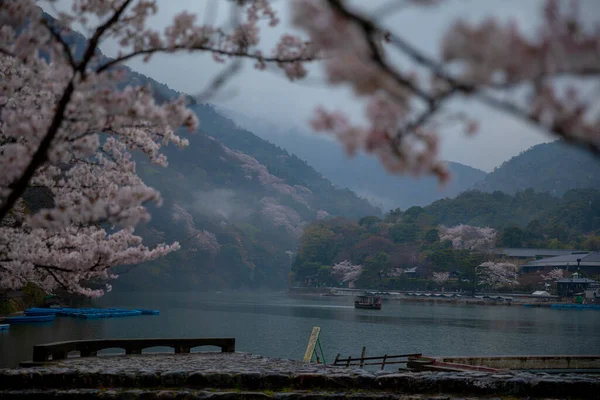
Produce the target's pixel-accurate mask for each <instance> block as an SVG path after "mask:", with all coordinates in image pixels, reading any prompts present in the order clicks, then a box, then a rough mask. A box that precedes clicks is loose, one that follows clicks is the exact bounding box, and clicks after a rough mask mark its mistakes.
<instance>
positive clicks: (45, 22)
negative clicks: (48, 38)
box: [42, 19, 77, 69]
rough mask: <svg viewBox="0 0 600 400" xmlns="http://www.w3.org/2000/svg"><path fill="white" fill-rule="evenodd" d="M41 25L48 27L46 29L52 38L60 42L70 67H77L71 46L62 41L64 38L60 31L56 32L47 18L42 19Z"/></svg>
mask: <svg viewBox="0 0 600 400" xmlns="http://www.w3.org/2000/svg"><path fill="white" fill-rule="evenodd" d="M42 25H44V26H45V27H46V28H47V29H48V31H49V32H50V34H51V35H52V37H53V38H54V40H56V41H57V42H58V43H60V44H61V46H62V48H63V51H64V53H65V55H66V56H67V60H68V61H69V64H71V67H72V68H73V69H75V68H77V64H76V63H75V58H74V57H73V52H72V51H71V48H70V47H69V45H68V44H67V42H65V41H64V39H63V38H62V36H61V35H60V33H58V32H56V31H55V30H54V28H53V27H52V26H50V23H49V22H48V20H47V19H44V20H42Z"/></svg>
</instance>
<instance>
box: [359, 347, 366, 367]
mask: <svg viewBox="0 0 600 400" xmlns="http://www.w3.org/2000/svg"><path fill="white" fill-rule="evenodd" d="M366 352H367V348H366V347H365V346H363V349H362V353H361V354H360V367H361V368H362V367H363V365H364V364H365V353H366Z"/></svg>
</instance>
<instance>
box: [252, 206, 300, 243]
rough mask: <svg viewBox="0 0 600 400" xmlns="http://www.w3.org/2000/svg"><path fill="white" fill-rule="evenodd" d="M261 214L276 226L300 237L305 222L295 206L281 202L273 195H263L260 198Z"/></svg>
mask: <svg viewBox="0 0 600 400" xmlns="http://www.w3.org/2000/svg"><path fill="white" fill-rule="evenodd" d="M260 203H261V206H262V209H261V212H260V213H261V215H262V216H263V217H264V218H265V219H266V220H267V221H269V223H271V224H272V225H273V226H275V227H282V228H284V229H285V231H286V232H287V233H289V234H290V235H292V236H293V237H296V238H299V237H300V235H301V234H302V230H303V229H304V225H305V222H304V221H302V218H301V217H300V214H298V212H297V211H296V210H294V209H293V208H290V207H288V206H284V205H282V204H279V202H278V201H277V199H275V198H273V197H263V198H262V199H261V200H260Z"/></svg>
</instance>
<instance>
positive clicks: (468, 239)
mask: <svg viewBox="0 0 600 400" xmlns="http://www.w3.org/2000/svg"><path fill="white" fill-rule="evenodd" d="M440 240H441V241H445V240H450V241H451V242H452V247H454V248H455V249H459V250H470V251H476V252H485V251H489V250H491V249H493V248H494V246H495V243H496V230H494V229H492V228H480V227H476V226H471V225H463V224H461V225H457V226H455V227H452V228H448V227H445V226H440Z"/></svg>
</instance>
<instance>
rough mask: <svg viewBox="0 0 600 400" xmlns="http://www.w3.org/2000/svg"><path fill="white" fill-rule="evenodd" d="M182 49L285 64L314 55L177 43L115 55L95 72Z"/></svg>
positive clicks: (305, 59)
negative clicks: (276, 54) (269, 54)
mask: <svg viewBox="0 0 600 400" xmlns="http://www.w3.org/2000/svg"><path fill="white" fill-rule="evenodd" d="M182 50H188V51H191V50H199V51H206V52H210V53H215V54H219V55H222V56H228V57H238V58H249V59H253V60H261V61H264V62H268V63H282V64H286V63H293V62H304V61H314V60H315V58H314V57H305V58H303V57H299V58H289V59H287V58H278V57H264V56H262V55H259V54H257V53H247V52H244V51H227V50H223V49H218V48H214V47H210V46H181V45H179V46H173V47H155V48H152V49H145V50H138V51H134V52H131V53H129V54H126V55H124V56H121V57H117V58H115V59H112V60H110V61H108V62H107V63H106V64H104V65H102V66H100V67H98V68H97V69H96V73H98V74H99V73H101V72H104V71H106V70H107V69H109V68H111V67H113V66H115V65H117V64H120V63H123V62H125V61H127V60H129V59H131V58H134V57H137V56H141V55H145V54H155V53H174V52H176V51H182Z"/></svg>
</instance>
